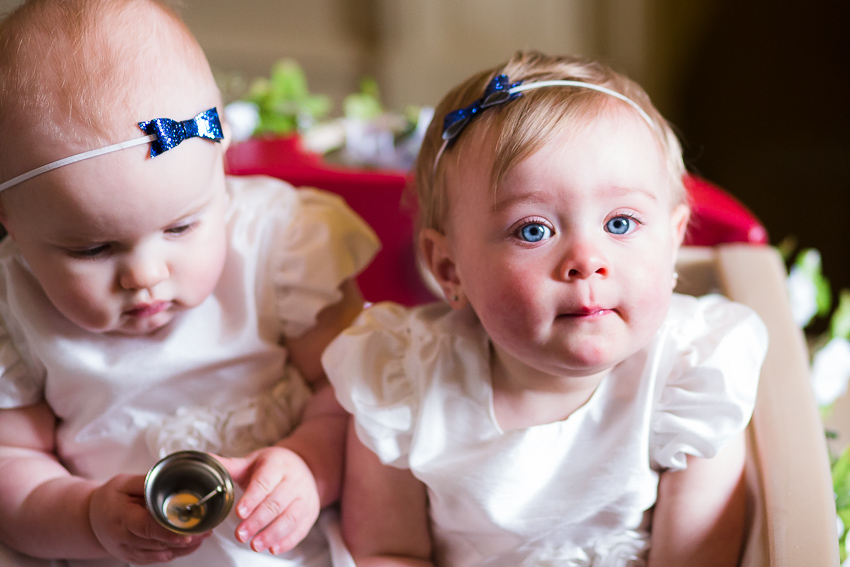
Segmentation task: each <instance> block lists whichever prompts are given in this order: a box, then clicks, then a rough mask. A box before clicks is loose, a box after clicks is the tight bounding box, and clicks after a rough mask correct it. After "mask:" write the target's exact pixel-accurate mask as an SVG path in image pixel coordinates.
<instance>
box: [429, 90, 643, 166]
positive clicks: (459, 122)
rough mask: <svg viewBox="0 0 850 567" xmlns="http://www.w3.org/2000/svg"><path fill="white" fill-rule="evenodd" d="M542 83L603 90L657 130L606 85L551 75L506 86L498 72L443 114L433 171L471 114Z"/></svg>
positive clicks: (636, 104) (640, 112)
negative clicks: (478, 92) (476, 95)
mask: <svg viewBox="0 0 850 567" xmlns="http://www.w3.org/2000/svg"><path fill="white" fill-rule="evenodd" d="M543 87H579V88H583V89H590V90H593V91H598V92H601V93H605V94H607V95H610V96H612V97H614V98H616V99H619V100H621V101H623V102H625V103H626V104H628V105H629V106H631V107H632V108H634V109H635V110H636V111H637V112H638V114H640V116H641V118H643V119H644V120H645V121H646V123H647V124H649V127H650V128H652V129H653V130H656V131H657V128H658V125H657V124H656V123H655V122H654V121H653V120H652V118H650V116H649V114H647V113H646V111H645V110H644V109H643V108H641V107H640V105H639V104H638V103H636V102H635V101H633V100H632V99H630V98H629V97H627V96H625V95H623V94H621V93H618V92H617V91H615V90H612V89H609V88H607V87H603V86H601V85H595V84H593V83H585V82H584V81H571V80H566V79H552V80H548V81H537V82H534V83H521V82H520V83H515V84H514V85H512V86H508V78H507V76H506V75H499V76H498V77H495V78H493V80H492V81H491V82H490V84H489V85H488V86H487V89H486V90H485V91H484V96H483V97H481V98H480V99H478V100H476V101H475V102H473V103H472V104H470V105H469V106H467V107H465V108H461V109H458V110H455V111H452V112H450V113H448V114H447V115H446V117H445V119H444V121H443V145H442V146H440V151H438V152H437V157H436V158H434V169H433V171H436V170H437V163H439V161H440V157H441V156H442V155H443V152H445V151H446V148H447V147H448V145H449V144H450V143H451V142H452V141H453V140H455V139H456V138H457V137H458V136H459V135H460V133H461V131H463V129H464V128H465V127H466V125H467V124H468V123H469V121H470V120H472V119H473V118H475V117H476V116H477V115H478V114H480V113H481V111H483V110H486V109H487V108H490V107H491V106H496V105H498V104H503V103H505V102H508V101H511V100H513V99H514V98H516V97H518V96H519V95H520V93H522V92H524V91H531V90H534V89H540V88H543Z"/></svg>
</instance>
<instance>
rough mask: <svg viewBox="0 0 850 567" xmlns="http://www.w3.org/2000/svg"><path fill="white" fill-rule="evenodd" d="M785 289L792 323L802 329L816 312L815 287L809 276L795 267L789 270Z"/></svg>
mask: <svg viewBox="0 0 850 567" xmlns="http://www.w3.org/2000/svg"><path fill="white" fill-rule="evenodd" d="M785 287H786V288H787V289H788V298H789V300H790V302H791V315H792V316H793V317H794V323H796V324H797V326H798V327H800V328H801V329H802V328H803V327H805V326H806V325H808V324H809V321H811V320H812V317H814V316H815V313H817V311H818V302H817V293H818V291H817V287H815V283H814V282H813V281H812V278H811V276H809V274H807V273H806V272H805V271H804V270H802V269H800V268H798V267H796V266H794V267H792V268H791V270H790V272H789V274H788V279H786V280H785Z"/></svg>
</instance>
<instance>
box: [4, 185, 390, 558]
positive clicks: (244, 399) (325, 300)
mask: <svg viewBox="0 0 850 567" xmlns="http://www.w3.org/2000/svg"><path fill="white" fill-rule="evenodd" d="M228 191H229V193H230V205H229V210H228V213H227V214H228V217H227V227H228V232H229V237H230V238H229V249H228V251H227V259H226V263H225V267H224V272H223V274H222V277H221V279H220V281H219V283H218V285H217V287H216V288H215V290H214V291H213V293H212V294H211V295H210V296H209V297H208V298H207V299H206V300H205V301H204V302H203V303H202V304H201V305H199V306H198V307H196V308H194V309H191V310H189V311H186V312H183V313H181V314H179V315H178V316H177V318H176V319H175V320H174V321H173V322H172V323H171V324H170V325H169V326H167V327H165V328H163V329H161V330H159V331H157V332H155V333H153V334H151V335H149V336H142V337H126V336H123V337H115V336H111V335H106V334H92V333H88V332H86V331H84V330H82V329H80V328H79V327H77V326H75V325H74V324H72V323H71V322H69V321H68V320H67V319H65V318H64V317H63V316H62V315H61V314H60V313H58V312H57V311H56V310H55V308H54V307H53V306H52V304H51V303H50V302H49V301H48V300H47V298H46V296H45V295H44V293H43V291H42V290H41V288H40V287H39V286H38V284H37V283H36V282H35V280H34V278H33V276H32V273H31V272H30V270H29V268H28V267H27V265H26V262H25V261H24V260H23V258H22V257H21V256H20V254H19V253H18V251H17V249H16V247H15V245H14V243H13V242H11V241H10V240H9V239H6V240H5V241H4V242H3V243H2V244H0V323H2V325H0V408H15V407H21V406H25V405H28V404H32V403H35V402H38V401H39V400H41V399H42V398H43V399H45V400H46V401H47V403H48V404H49V405H50V407H51V408H52V409H53V411H54V412H55V413H56V415H57V416H58V417H59V418H60V419H61V421H60V422H59V425H58V428H57V432H56V444H57V452H58V454H59V456H60V458H61V459H62V462H63V464H64V465H65V466H66V467H67V468H68V470H70V471H71V472H72V473H73V474H75V475H79V476H83V477H86V478H91V479H95V480H99V481H105V480H107V479H109V478H111V477H112V476H114V475H116V474H119V473H129V474H144V473H145V472H146V471H147V470H148V469H149V468H150V467H151V466H152V465H153V464H154V463H155V462H156V461H157V460H158V459H159V458H160V457H162V456H164V455H165V454H167V453H170V452H172V451H176V450H180V449H197V450H202V451H210V452H213V453H217V454H222V455H224V456H242V455H245V454H247V453H248V452H250V451H252V450H254V449H256V448H259V447H262V446H266V445H270V444H273V443H275V442H276V441H278V440H279V439H281V438H282V437H284V436H285V435H287V434H288V433H289V432H290V431H291V430H292V428H293V427H294V426H295V425H296V424H297V423H298V421H299V419H300V414H301V411H302V409H303V407H304V404H305V403H306V402H307V400H308V398H309V396H310V390H309V388H308V386H307V384H306V382H305V381H304V379H303V378H302V377H301V376H300V375H299V373H298V371H297V370H296V369H295V368H294V367H293V366H291V365H289V364H287V352H286V349H285V348H284V347H282V346H281V345H280V344H279V342H280V339H281V337H284V336H285V337H297V336H299V335H300V334H302V333H303V332H304V331H306V330H307V329H309V328H310V327H312V326H313V324H314V323H315V320H316V315H317V314H318V312H319V311H320V310H321V309H322V308H323V307H325V306H327V305H331V304H333V303H336V302H337V301H339V300H340V299H341V297H342V295H341V292H340V291H339V285H340V284H341V283H342V282H343V281H344V280H346V279H348V278H351V277H354V276H355V275H357V274H358V273H359V272H360V271H361V270H362V269H363V268H364V267H365V266H366V265H367V264H368V263H369V261H370V260H371V258H372V257H373V255H374V254H375V252H376V251H377V249H378V246H379V244H378V240H377V238H376V237H375V235H374V233H373V232H372V231H371V230H370V229H369V227H368V226H367V225H366V224H365V223H364V222H363V221H362V220H361V219H360V218H359V217H358V216H357V215H356V214H354V213H353V212H352V211H351V210H350V209H348V208H347V206H346V205H345V204H344V202H343V201H342V200H341V199H340V198H338V197H336V196H334V195H332V194H329V193H325V192H320V191H316V190H310V189H298V190H296V189H294V188H293V187H292V186H290V185H288V184H286V183H284V182H282V181H278V180H275V179H271V178H267V177H259V176H258V177H245V178H236V177H232V178H229V179H228ZM237 496H238V495H237ZM236 523H237V520H236V518H235V514H234V513H231V514H230V518H229V519H228V521H226V522H225V523H224V524H223V525H222V526H220V527H219V528H217V529H216V535H215V536H214V537H213V538H210V539H209V540H207V541H206V542H204V544H203V545H202V546H201V549H200V550H199V551H198V552H196V553H194V554H192V555H189V556H187V557H185V558H182V559H180V560H177V561H175V562H173V563H171V564H170V565H175V566H178V565H179V566H181V567H182V566H195V565H197V566H201V565H203V566H209V565H216V566H224V565H227V566H242V565H252V566H262V565H266V564H267V565H275V566H277V567H285V566H289V565H293V566H294V565H298V566H301V565H309V566H313V565H327V564H328V557H327V544H326V542H325V541H324V538H323V536H322V535H321V533H318V531H317V530H314V533H312V534H311V535H310V536H308V539H307V540H305V542H304V544H303V545H300V546H299V547H298V548H296V550H295V551H294V552H293V553H290V554H287V556H284V557H283V558H281V557H278V558H273V557H271V556H270V555H268V554H264V555H259V554H256V553H254V552H252V551H250V550H248V548H247V547H246V546H243V545H242V544H238V543H237V542H236V540H235V539H234V538H233V532H234V529H235V526H236ZM6 555H8V556H13V555H14V554H12V553H10V552H6ZM6 561H10V562H11V561H12V560H6ZM13 564H14V563H13ZM74 564H75V565H81V566H82V565H94V564H95V563H87V562H76V563H74ZM97 564H98V565H113V564H115V562H98V563H97ZM0 565H4V558H3V550H0Z"/></svg>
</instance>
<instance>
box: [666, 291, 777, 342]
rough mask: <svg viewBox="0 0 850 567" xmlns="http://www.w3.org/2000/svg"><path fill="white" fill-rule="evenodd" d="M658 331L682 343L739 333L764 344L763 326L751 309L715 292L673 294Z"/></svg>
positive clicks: (765, 335)
mask: <svg viewBox="0 0 850 567" xmlns="http://www.w3.org/2000/svg"><path fill="white" fill-rule="evenodd" d="M661 333H662V334H663V335H665V337H666V338H667V339H668V340H672V341H675V342H678V343H680V344H682V345H687V344H689V343H693V342H700V341H706V340H709V341H720V340H722V339H723V338H724V337H726V336H729V335H737V334H741V333H745V334H748V335H752V336H753V337H754V338H756V339H759V342H764V343H765V344H766V341H767V329H766V327H765V325H764V323H763V322H762V320H761V318H760V317H759V316H758V314H757V313H756V312H755V311H753V310H752V309H751V308H750V307H748V306H746V305H743V304H741V303H737V302H735V301H731V300H730V299H728V298H726V297H723V296H722V295H718V294H709V295H704V296H700V297H694V296H690V295H682V294H673V297H672V299H671V301H670V308H669V310H668V313H667V317H666V319H665V321H664V323H663V324H662V326H661ZM761 339H763V340H761Z"/></svg>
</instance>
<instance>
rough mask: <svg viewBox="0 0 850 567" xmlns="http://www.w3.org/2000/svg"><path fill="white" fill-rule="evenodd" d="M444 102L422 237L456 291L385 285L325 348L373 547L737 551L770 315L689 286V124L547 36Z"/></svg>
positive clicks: (431, 554)
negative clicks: (409, 297) (557, 47)
mask: <svg viewBox="0 0 850 567" xmlns="http://www.w3.org/2000/svg"><path fill="white" fill-rule="evenodd" d="M436 117H437V118H436V119H435V121H434V123H433V124H432V125H431V127H430V129H429V130H428V132H427V134H426V138H425V141H424V144H423V147H422V151H421V153H420V155H419V158H418V162H417V166H416V191H417V195H418V205H419V214H420V224H419V236H418V242H419V248H420V252H421V258H422V260H423V263H424V265H425V266H427V268H428V271H429V272H430V275H431V276H432V277H433V280H434V282H435V283H436V284H437V285H438V286H439V288H440V289H441V290H442V293H443V294H444V295H445V298H446V301H445V302H439V303H435V304H431V305H425V306H420V307H416V308H412V309H406V308H402V307H400V306H398V305H394V304H389V303H383V304H377V305H374V306H372V307H370V308H368V309H367V310H366V311H364V312H363V313H362V314H361V315H360V317H359V318H358V320H357V321H356V322H355V323H354V325H353V326H352V327H351V328H349V329H348V330H346V331H344V332H343V333H342V334H341V335H340V336H339V337H338V338H337V339H335V340H334V341H333V342H332V343H331V344H330V346H329V347H328V349H327V350H326V351H325V354H324V356H323V359H322V360H323V364H324V366H325V370H326V372H327V375H328V378H329V379H330V381H331V383H332V384H333V385H334V388H335V390H336V395H337V398H338V399H339V401H340V402H341V403H342V405H343V406H344V407H345V408H346V409H347V410H348V411H349V412H350V413H351V414H352V415H353V419H352V424H353V425H352V426H351V427H350V429H349V438H348V448H347V451H348V452H347V457H346V476H345V481H344V487H345V488H344V490H343V495H342V500H341V505H342V528H343V535H344V537H345V540H346V542H347V543H348V546H349V547H350V549H351V552H352V554H353V556H354V558H355V560H357V562H358V565H364V566H365V565H378V564H380V565H383V566H388V565H407V566H410V565H432V564H435V565H440V566H450V567H471V566H479V565H481V566H483V565H487V566H505V567H535V566H568V565H575V566H594V567H601V566H605V567H614V566H622V567H626V566H630V567H637V566H641V565H650V566H653V567H672V566H687V567H695V566H703V565H704V566H711V567H718V566H727V565H728V566H732V565H737V561H738V558H739V554H740V551H741V548H742V542H743V536H744V522H745V509H744V497H745V494H744V485H743V481H742V474H743V469H744V457H745V447H744V436H743V432H744V429H745V427H746V425H747V423H748V421H749V419H750V416H751V413H752V410H753V405H754V401H755V396H756V389H757V384H758V376H759V370H760V366H761V363H762V360H763V357H764V355H765V352H766V348H767V333H766V329H765V327H764V325H763V324H762V322H761V321H760V320H759V318H758V317H757V316H756V315H755V314H754V313H753V312H752V311H751V310H750V309H748V308H746V307H744V306H742V305H738V304H735V303H732V302H730V301H728V300H726V299H724V298H722V297H719V296H706V297H701V298H695V297H690V296H684V295H679V294H676V293H674V292H673V290H674V288H675V286H676V278H677V275H676V271H675V270H676V267H675V265H676V257H677V253H678V249H679V247H680V245H681V243H682V240H683V237H684V235H685V231H686V228H687V224H688V219H689V207H688V202H687V195H686V193H685V189H684V187H683V176H684V174H685V171H684V167H683V165H682V158H681V148H680V145H679V143H678V141H677V139H676V137H675V135H674V134H673V133H672V131H671V129H670V127H669V125H668V124H667V123H666V122H665V120H664V119H663V118H662V116H661V115H660V114H659V113H658V111H657V110H656V109H655V108H654V107H653V106H652V104H651V103H650V101H649V99H648V97H647V95H646V94H645V93H644V91H643V90H642V89H641V88H640V87H639V86H638V85H636V84H635V83H633V82H632V81H630V80H628V79H626V78H625V77H623V76H622V75H620V74H617V73H616V72H614V71H612V70H610V69H609V68H607V67H605V66H603V65H601V64H598V63H595V62H590V61H585V60H582V59H578V58H573V57H551V56H546V55H543V54H540V53H536V52H521V53H518V54H516V55H515V56H514V57H513V58H511V59H510V60H509V61H508V62H506V63H505V64H504V65H500V66H498V67H496V68H494V69H490V70H487V71H484V72H481V73H478V74H476V75H474V76H473V77H471V78H469V79H468V80H466V81H465V82H463V83H462V84H460V85H459V86H457V87H456V88H455V89H453V90H452V91H451V92H450V93H449V94H448V95H447V96H446V97H445V98H444V99H443V100H442V102H441V103H440V105H439V106H438V108H437V111H436Z"/></svg>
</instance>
